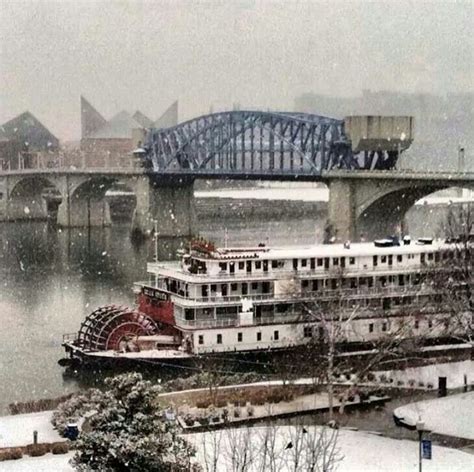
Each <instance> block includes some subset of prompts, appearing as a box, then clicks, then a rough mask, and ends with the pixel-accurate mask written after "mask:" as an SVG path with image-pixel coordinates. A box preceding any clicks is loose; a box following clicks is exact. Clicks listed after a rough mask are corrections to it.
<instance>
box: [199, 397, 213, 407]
mask: <svg viewBox="0 0 474 472" xmlns="http://www.w3.org/2000/svg"><path fill="white" fill-rule="evenodd" d="M210 406H211V400H209V399H206V400H199V401H197V402H196V407H197V408H209V407H210Z"/></svg>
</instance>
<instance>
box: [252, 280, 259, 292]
mask: <svg viewBox="0 0 474 472" xmlns="http://www.w3.org/2000/svg"><path fill="white" fill-rule="evenodd" d="M257 289H258V282H252V290H257Z"/></svg>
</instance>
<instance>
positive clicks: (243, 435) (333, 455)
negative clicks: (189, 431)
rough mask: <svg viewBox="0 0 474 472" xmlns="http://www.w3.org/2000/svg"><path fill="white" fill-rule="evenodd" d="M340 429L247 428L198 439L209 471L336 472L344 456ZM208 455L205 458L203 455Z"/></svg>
mask: <svg viewBox="0 0 474 472" xmlns="http://www.w3.org/2000/svg"><path fill="white" fill-rule="evenodd" d="M338 434H339V433H338V430H337V429H331V428H328V427H325V426H317V427H315V426H312V427H308V429H306V428H304V427H302V426H277V425H275V424H272V425H267V426H264V427H256V428H251V427H244V428H237V429H228V430H223V431H220V432H218V433H205V434H202V435H200V437H198V438H197V444H196V447H197V449H198V450H201V451H203V450H204V449H205V450H206V454H204V453H201V455H200V457H201V462H203V463H204V464H203V465H204V470H205V471H206V472H207V471H208V472H216V471H222V472H280V471H281V470H287V471H295V472H333V471H335V470H336V466H337V464H338V463H339V462H340V461H341V460H342V458H343V456H342V454H341V452H340V449H339V447H338ZM204 456H205V459H204V458H203V457H204Z"/></svg>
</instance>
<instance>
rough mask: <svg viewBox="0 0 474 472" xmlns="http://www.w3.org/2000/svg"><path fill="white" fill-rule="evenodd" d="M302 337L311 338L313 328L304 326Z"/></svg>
mask: <svg viewBox="0 0 474 472" xmlns="http://www.w3.org/2000/svg"><path fill="white" fill-rule="evenodd" d="M303 336H304V337H305V338H311V337H312V336H313V328H312V327H311V326H305V327H304V329H303Z"/></svg>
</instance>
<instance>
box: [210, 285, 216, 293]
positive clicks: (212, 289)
mask: <svg viewBox="0 0 474 472" xmlns="http://www.w3.org/2000/svg"><path fill="white" fill-rule="evenodd" d="M216 291H217V285H216V284H212V285H211V292H216Z"/></svg>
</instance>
